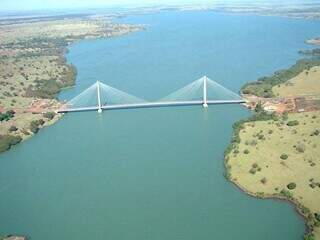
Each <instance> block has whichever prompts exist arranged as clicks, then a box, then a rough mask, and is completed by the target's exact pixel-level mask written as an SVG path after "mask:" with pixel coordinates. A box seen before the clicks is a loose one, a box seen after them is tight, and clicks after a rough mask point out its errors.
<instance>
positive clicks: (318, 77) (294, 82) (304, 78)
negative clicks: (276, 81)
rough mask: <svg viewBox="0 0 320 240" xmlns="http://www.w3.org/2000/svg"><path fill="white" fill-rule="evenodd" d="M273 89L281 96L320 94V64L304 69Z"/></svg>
mask: <svg viewBox="0 0 320 240" xmlns="http://www.w3.org/2000/svg"><path fill="white" fill-rule="evenodd" d="M272 91H273V93H274V94H275V95H276V96H279V97H294V96H308V95H313V96H320V66H315V67H312V68H311V69H309V70H304V71H302V72H301V73H299V74H298V75H297V76H295V77H293V78H292V79H290V80H288V81H287V82H285V83H282V84H280V85H277V86H274V87H273V88H272Z"/></svg>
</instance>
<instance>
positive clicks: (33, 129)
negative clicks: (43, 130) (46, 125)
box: [30, 120, 40, 133]
mask: <svg viewBox="0 0 320 240" xmlns="http://www.w3.org/2000/svg"><path fill="white" fill-rule="evenodd" d="M39 125H40V124H39V121H37V120H33V121H32V122H31V123H30V131H31V132H33V133H37V132H38V131H39Z"/></svg>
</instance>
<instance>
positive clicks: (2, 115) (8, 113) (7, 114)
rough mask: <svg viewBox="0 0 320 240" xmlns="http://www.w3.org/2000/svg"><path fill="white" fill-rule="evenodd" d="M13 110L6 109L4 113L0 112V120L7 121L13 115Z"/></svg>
mask: <svg viewBox="0 0 320 240" xmlns="http://www.w3.org/2000/svg"><path fill="white" fill-rule="evenodd" d="M14 114H15V112H14V111H13V110H9V111H6V112H5V113H0V121H1V122H2V121H9V120H10V119H11V118H13V117H14Z"/></svg>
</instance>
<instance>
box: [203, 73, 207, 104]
mask: <svg viewBox="0 0 320 240" xmlns="http://www.w3.org/2000/svg"><path fill="white" fill-rule="evenodd" d="M202 106H203V107H204V108H207V107H208V100H207V76H204V77H203V104H202Z"/></svg>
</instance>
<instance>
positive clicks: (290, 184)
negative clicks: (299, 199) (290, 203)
mask: <svg viewBox="0 0 320 240" xmlns="http://www.w3.org/2000/svg"><path fill="white" fill-rule="evenodd" d="M296 187H297V185H296V184H295V183H294V182H291V183H289V184H288V185H287V188H288V189H289V190H293V189H295V188H296Z"/></svg>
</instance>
